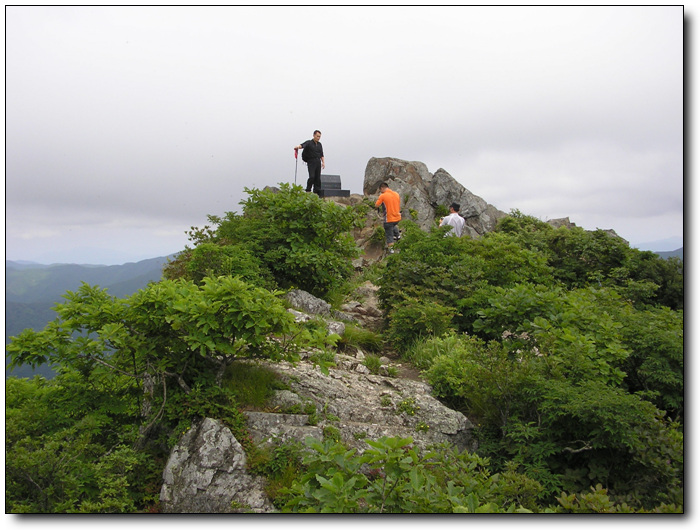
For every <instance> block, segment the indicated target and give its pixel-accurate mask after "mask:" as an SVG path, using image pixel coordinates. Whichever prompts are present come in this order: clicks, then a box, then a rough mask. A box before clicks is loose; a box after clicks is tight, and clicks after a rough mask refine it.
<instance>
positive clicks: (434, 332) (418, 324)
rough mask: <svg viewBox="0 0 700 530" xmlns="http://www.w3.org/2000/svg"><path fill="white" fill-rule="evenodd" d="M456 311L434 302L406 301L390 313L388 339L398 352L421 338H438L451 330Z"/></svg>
mask: <svg viewBox="0 0 700 530" xmlns="http://www.w3.org/2000/svg"><path fill="white" fill-rule="evenodd" d="M455 314H456V310H455V309H453V308H451V307H445V306H442V305H440V304H438V303H435V302H424V301H421V300H417V299H407V300H406V302H405V305H403V306H401V307H397V308H395V309H394V310H393V311H392V312H391V313H390V316H389V318H390V324H389V330H388V336H389V339H390V340H391V341H392V342H393V343H394V345H395V346H396V347H397V348H398V349H399V350H402V351H403V350H405V349H407V348H409V347H410V346H411V345H412V344H413V343H414V342H416V341H417V340H418V339H420V338H422V337H429V336H440V335H442V334H443V333H445V332H447V331H448V330H449V329H451V325H452V319H453V317H454V316H455Z"/></svg>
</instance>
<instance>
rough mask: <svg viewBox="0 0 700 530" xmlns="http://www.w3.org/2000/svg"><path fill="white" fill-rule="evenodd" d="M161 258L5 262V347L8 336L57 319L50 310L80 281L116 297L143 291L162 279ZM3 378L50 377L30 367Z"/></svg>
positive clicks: (163, 260) (43, 369) (47, 372)
mask: <svg viewBox="0 0 700 530" xmlns="http://www.w3.org/2000/svg"><path fill="white" fill-rule="evenodd" d="M171 257H172V256H163V257H159V258H151V259H147V260H143V261H139V262H136V263H125V264H123V265H77V264H72V263H71V264H54V265H41V264H39V263H32V262H28V261H6V262H5V344H7V343H8V342H9V340H10V337H13V336H16V335H19V334H20V333H21V332H22V330H24V329H26V328H32V329H34V330H37V331H38V330H41V329H43V328H44V326H46V324H47V323H48V322H50V321H51V320H53V319H54V318H56V313H55V312H54V311H53V309H52V307H53V306H54V305H55V304H56V303H58V302H62V301H63V298H62V295H64V294H65V293H66V291H76V290H77V289H78V288H79V287H80V284H81V282H85V283H88V284H90V285H99V286H100V287H102V288H106V289H107V292H108V293H109V294H110V295H112V296H116V297H119V298H122V297H125V296H128V295H130V294H133V293H135V292H136V291H138V290H139V289H142V288H143V287H145V286H146V285H148V283H149V282H157V281H159V280H160V279H161V278H162V275H163V266H164V265H165V264H166V263H167V261H168V258H171ZM5 367H6V369H5V376H6V377H7V376H8V375H15V376H18V377H31V376H32V375H34V374H35V373H38V374H41V375H44V376H46V377H50V376H51V370H50V369H49V368H48V367H41V368H39V369H37V370H36V371H33V370H32V369H31V368H30V367H28V366H27V367H20V368H18V369H16V370H13V371H12V372H11V373H9V372H8V370H7V359H6V360H5Z"/></svg>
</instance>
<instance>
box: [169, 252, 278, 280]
mask: <svg viewBox="0 0 700 530" xmlns="http://www.w3.org/2000/svg"><path fill="white" fill-rule="evenodd" d="M175 261H176V262H178V261H181V262H182V268H183V269H184V271H180V272H176V271H177V270H178V266H177V265H175V263H174V262H171V263H169V265H168V266H167V267H166V268H165V270H164V273H165V278H166V279H176V278H185V279H188V280H192V281H194V282H195V283H197V284H201V283H202V281H203V280H204V278H205V277H207V276H211V277H218V276H238V277H239V278H241V279H242V280H244V281H246V282H249V283H253V284H255V285H256V286H257V287H263V288H265V289H270V290H272V289H274V288H275V281H274V279H273V278H272V274H271V273H270V271H269V270H268V269H267V268H266V267H264V266H263V265H262V263H261V261H260V260H259V259H258V258H257V257H256V256H255V254H254V252H253V251H252V250H250V249H248V248H246V247H245V246H244V245H241V244H237V245H222V244H215V243H210V242H203V243H200V244H199V245H197V246H196V247H195V248H194V249H188V250H186V251H184V252H183V253H181V254H180V255H179V256H178V257H177V258H176V260H175Z"/></svg>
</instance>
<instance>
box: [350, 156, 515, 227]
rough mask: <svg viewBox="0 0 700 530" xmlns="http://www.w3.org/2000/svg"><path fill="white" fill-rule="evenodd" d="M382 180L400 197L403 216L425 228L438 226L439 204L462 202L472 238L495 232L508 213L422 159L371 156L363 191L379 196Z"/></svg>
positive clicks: (446, 205) (366, 193) (462, 211)
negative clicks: (499, 222)
mask: <svg viewBox="0 0 700 530" xmlns="http://www.w3.org/2000/svg"><path fill="white" fill-rule="evenodd" d="M382 182H387V183H388V184H389V187H390V188H391V189H393V190H394V191H395V192H397V193H398V194H399V195H400V196H401V202H402V212H401V215H402V217H403V218H404V219H414V220H415V221H416V223H417V224H418V225H419V226H420V227H421V228H422V229H423V230H430V228H431V227H433V226H435V215H436V213H435V212H436V210H437V208H438V206H440V205H443V206H445V207H448V206H449V205H450V204H451V203H452V202H457V203H459V204H460V205H461V209H460V215H461V216H462V217H464V220H465V221H466V230H467V233H468V234H469V235H470V236H471V237H478V236H480V235H483V234H485V233H486V232H491V231H493V229H494V228H495V227H496V223H497V221H498V219H500V218H501V217H505V216H506V215H507V214H506V213H505V212H502V211H500V210H498V209H497V208H496V207H494V206H492V205H490V204H488V203H487V202H486V201H484V200H483V199H482V198H481V197H478V196H476V195H474V194H473V193H472V192H470V191H469V190H468V189H466V188H465V187H464V186H462V185H461V184H460V183H459V182H457V181H456V180H455V179H454V178H453V177H452V176H451V175H450V174H449V173H448V172H447V171H445V170H444V169H442V168H440V169H438V170H437V171H436V172H435V173H434V174H433V173H430V171H428V167H427V166H426V165H425V164H424V163H423V162H408V161H406V160H399V159H397V158H370V160H369V162H368V163H367V167H366V169H365V180H364V184H363V192H364V194H365V195H368V196H375V197H376V196H377V195H378V194H379V185H380V184H381V183H382ZM411 212H413V215H411Z"/></svg>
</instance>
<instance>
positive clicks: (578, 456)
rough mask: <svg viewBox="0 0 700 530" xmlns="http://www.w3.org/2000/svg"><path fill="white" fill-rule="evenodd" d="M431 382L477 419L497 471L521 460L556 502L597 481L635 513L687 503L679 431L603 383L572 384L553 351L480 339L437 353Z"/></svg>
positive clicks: (585, 380)
mask: <svg viewBox="0 0 700 530" xmlns="http://www.w3.org/2000/svg"><path fill="white" fill-rule="evenodd" d="M427 377H428V380H429V382H430V384H431V385H432V386H433V388H434V392H435V393H436V395H437V396H438V397H440V398H441V399H443V400H445V401H446V402H448V403H449V404H450V405H452V406H453V407H454V408H457V409H459V410H463V411H465V412H466V413H467V414H468V415H469V417H470V418H472V420H473V421H476V422H477V423H478V431H479V437H480V451H484V452H485V453H486V454H489V455H490V456H491V458H492V459H493V460H494V462H495V465H496V467H497V468H498V467H500V466H503V465H505V464H506V463H507V462H508V461H512V462H514V463H516V464H517V465H518V466H519V467H521V468H522V469H523V470H524V472H525V474H526V475H528V476H530V477H531V478H533V479H535V480H537V481H538V482H539V483H540V484H542V485H543V486H544V488H545V490H544V493H546V494H547V495H548V498H550V499H552V498H553V497H552V496H553V495H554V494H556V493H557V492H558V491H561V489H562V488H569V489H570V490H574V491H580V490H581V489H585V488H586V487H587V486H588V484H589V481H591V480H592V481H598V482H601V483H603V484H608V485H609V486H610V489H611V491H613V492H614V495H615V496H616V497H617V498H618V499H619V498H624V499H626V500H630V499H634V501H633V503H634V504H635V505H636V506H637V507H640V506H641V507H650V506H655V505H657V504H659V503H681V502H682V501H681V500H680V497H679V495H680V493H679V492H680V491H682V455H683V444H682V435H681V434H680V432H679V431H678V430H677V426H673V425H669V424H668V423H667V422H665V421H664V420H663V419H662V413H661V412H660V411H658V410H657V409H656V408H655V407H654V406H653V405H652V404H651V403H649V402H647V401H644V400H642V399H641V398H640V397H638V396H635V395H631V394H628V393H626V392H625V391H624V390H623V389H621V388H615V387H613V386H610V385H609V384H607V383H606V381H605V379H601V378H599V377H598V378H595V377H592V378H591V377H587V378H582V379H579V380H576V379H569V378H567V377H564V376H563V375H562V374H561V373H560V372H559V370H558V362H557V360H556V359H553V358H552V356H550V355H548V354H544V355H542V354H540V353H539V352H537V351H536V350H534V349H529V350H528V349H517V350H512V349H510V348H509V347H508V345H507V344H506V343H503V344H502V343H500V342H497V341H492V342H490V343H488V344H486V343H484V342H483V341H481V340H479V339H476V338H465V339H463V345H462V346H461V347H455V348H453V349H452V351H450V352H448V353H445V354H444V355H439V356H437V357H436V358H435V359H434V361H433V364H432V366H431V367H430V368H429V369H428V371H427ZM630 503H632V501H630Z"/></svg>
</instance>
